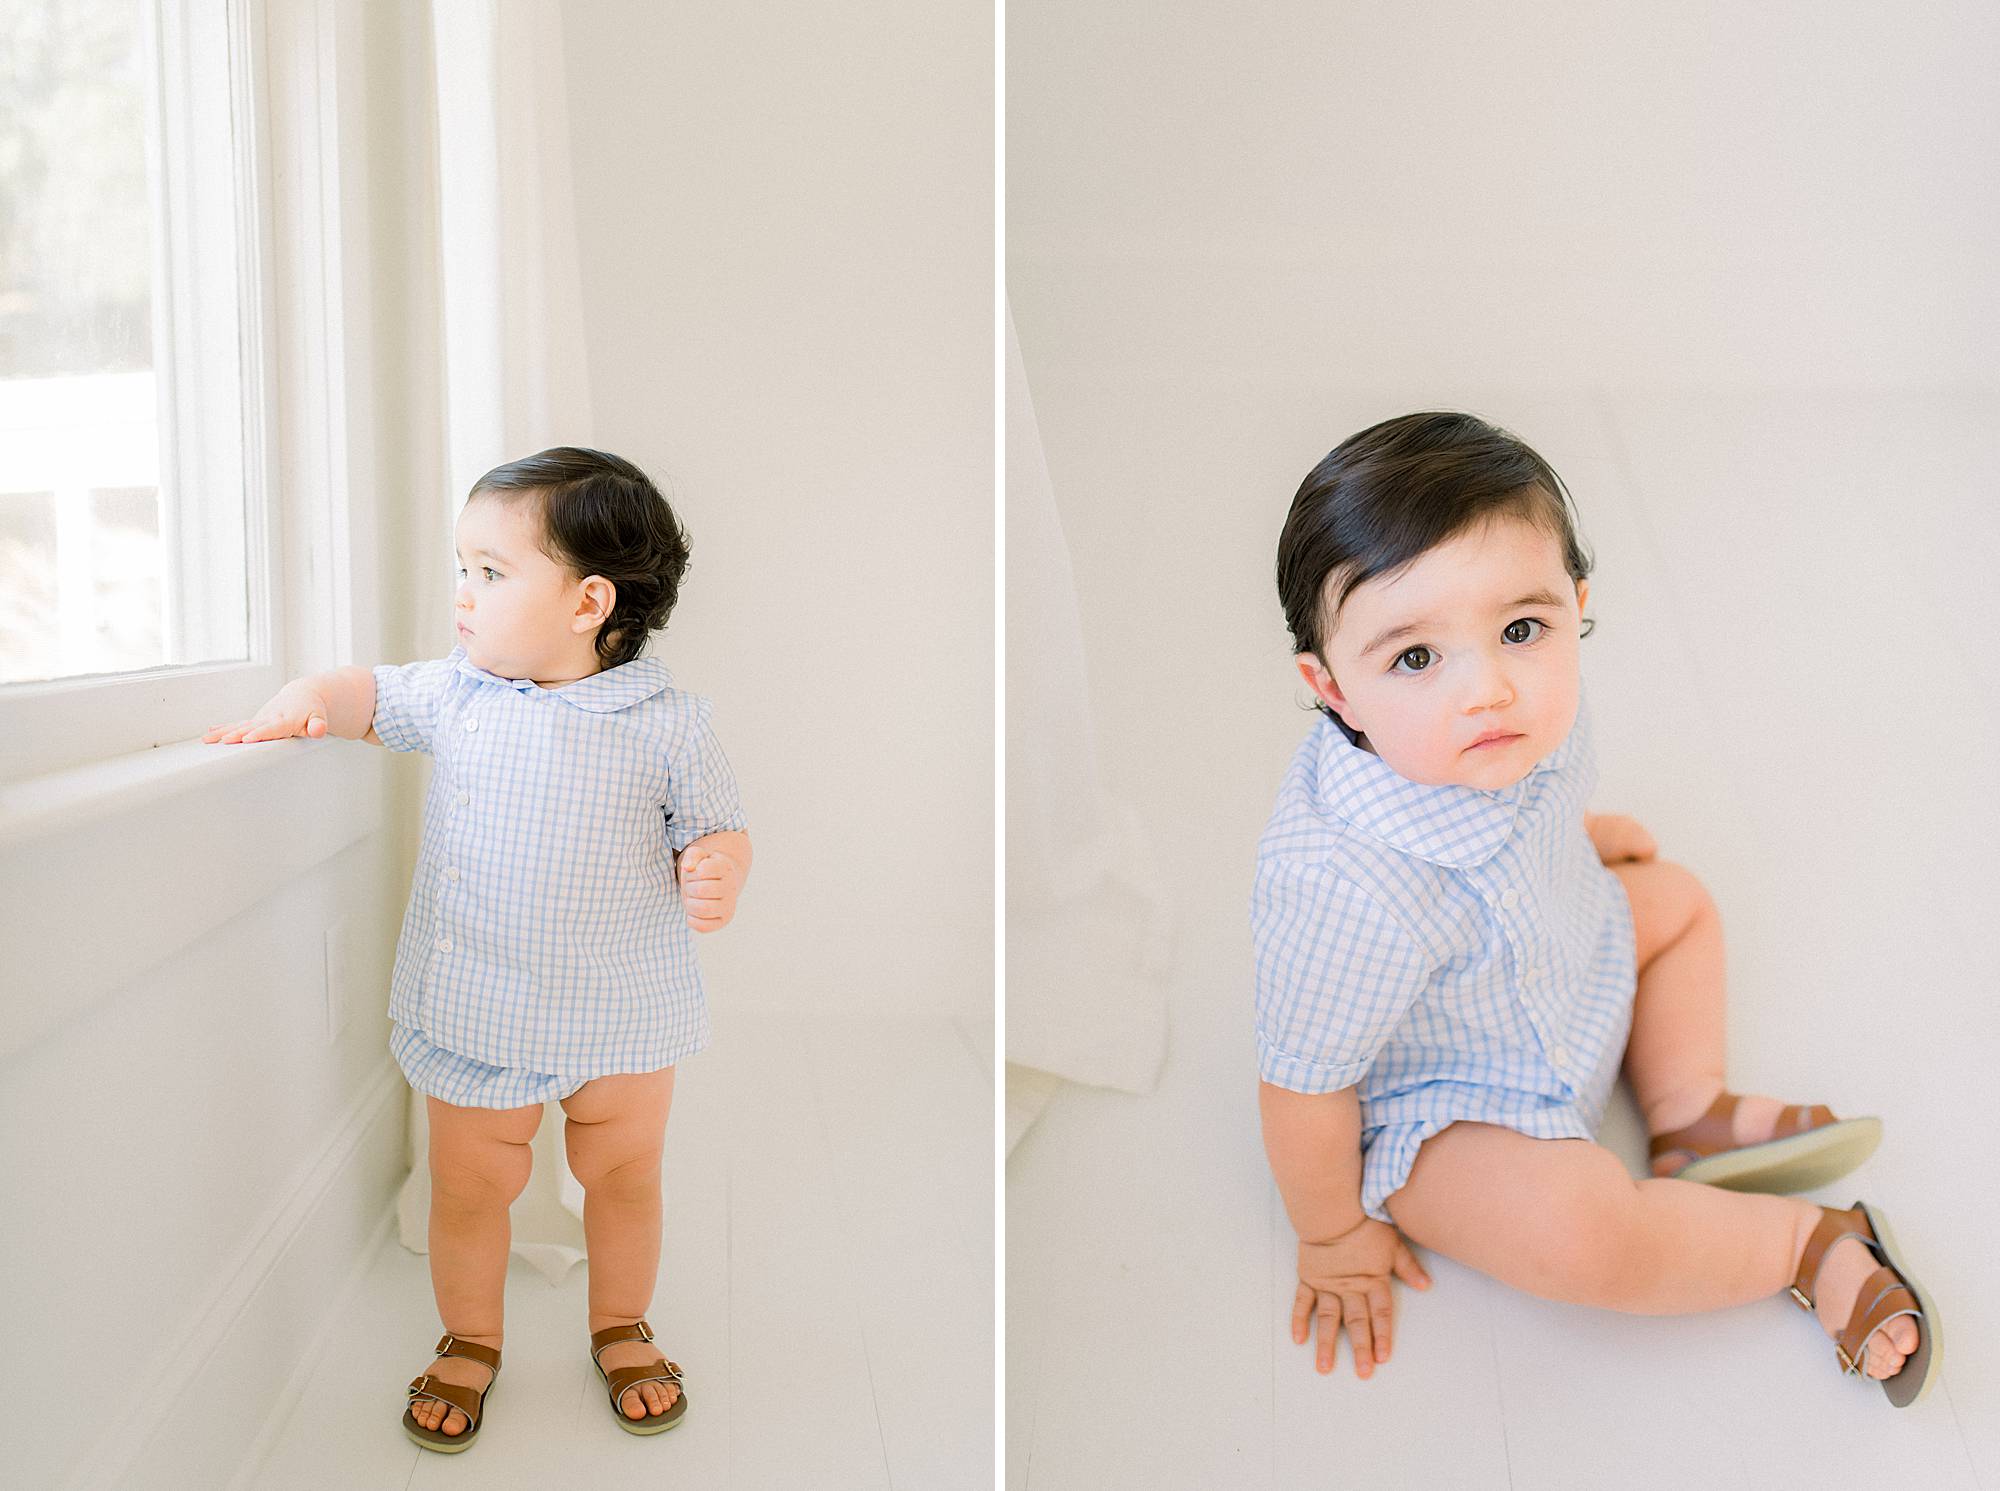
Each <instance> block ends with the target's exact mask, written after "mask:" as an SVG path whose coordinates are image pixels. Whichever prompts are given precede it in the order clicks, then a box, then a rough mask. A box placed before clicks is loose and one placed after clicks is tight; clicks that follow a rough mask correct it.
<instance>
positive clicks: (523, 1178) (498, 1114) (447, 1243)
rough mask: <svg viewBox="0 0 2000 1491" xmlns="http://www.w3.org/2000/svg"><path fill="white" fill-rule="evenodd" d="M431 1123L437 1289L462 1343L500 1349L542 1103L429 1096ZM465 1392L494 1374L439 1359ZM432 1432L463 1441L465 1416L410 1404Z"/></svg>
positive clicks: (437, 1370) (439, 1366)
mask: <svg viewBox="0 0 2000 1491" xmlns="http://www.w3.org/2000/svg"><path fill="white" fill-rule="evenodd" d="M425 1103H426V1106H427V1111H428V1113H429V1116H430V1151H429V1160H430V1167H431V1217H430V1263H431V1289H432V1292H433V1293H435V1294H436V1296H437V1307H438V1316H439V1318H440V1319H441V1320H443V1322H444V1328H445V1329H446V1330H447V1331H449V1332H451V1333H452V1334H453V1335H454V1336H457V1337H458V1338H459V1339H461V1340H465V1341H471V1342H473V1343H475V1344H477V1345H480V1346H489V1347H492V1348H493V1349H494V1350H496V1351H497V1350H499V1349H500V1345H501V1321H502V1313H503V1310H504V1304H505V1300H504V1296H505V1291H506V1284H507V1249H508V1244H509V1242H510V1240H511V1238H512V1225H511V1222H510V1220H509V1217H508V1208H509V1207H510V1206H512V1205H513V1203H514V1198H515V1197H516V1196H519V1195H520V1194H521V1192H522V1190H523V1189H525V1188H526V1186H527V1184H528V1176H529V1174H530V1173H531V1171H532V1170H533V1168H534V1155H533V1153H532V1151H531V1150H530V1149H529V1147H528V1146H529V1143H530V1141H532V1140H533V1139H534V1137H535V1130H536V1129H537V1128H539V1127H540V1125H541V1120H542V1105H541V1104H540V1103H531V1104H528V1105H526V1106H524V1107H520V1108H461V1107H458V1106H457V1105H455V1104H452V1103H446V1102H443V1101H441V1100H439V1099H437V1098H434V1097H429V1096H426V1098H425ZM425 1371H427V1372H429V1373H430V1374H431V1375H432V1376H435V1377H439V1378H442V1379H443V1380H444V1381H446V1382H453V1383H458V1384H459V1385H461V1386H464V1387H473V1388H482V1389H483V1388H484V1387H486V1385H487V1384H488V1383H490V1382H491V1381H492V1380H493V1373H492V1371H491V1370H490V1369H488V1368H487V1367H484V1366H482V1365H480V1364H479V1363H478V1362H474V1361H470V1360H468V1359H466V1358H465V1357H458V1356H448V1357H440V1358H439V1359H438V1360H437V1361H435V1362H433V1363H432V1364H431V1365H430V1366H429V1367H427V1368H425ZM410 1413H411V1416H412V1417H414V1418H415V1419H416V1421H417V1422H418V1423H419V1424H421V1425H422V1426H423V1427H424V1428H426V1429H439V1428H442V1430H443V1431H444V1432H445V1433H446V1434H463V1433H464V1432H465V1431H466V1430H467V1429H468V1428H470V1427H471V1424H470V1422H469V1421H468V1420H467V1418H466V1416H465V1415H464V1414H462V1413H460V1412H459V1411H458V1410H457V1409H456V1408H453V1407H451V1406H450V1405H449V1404H446V1403H443V1402H441V1401H439V1400H438V1399H435V1398H420V1399H418V1400H417V1401H415V1402H414V1403H412V1404H411V1405H410Z"/></svg>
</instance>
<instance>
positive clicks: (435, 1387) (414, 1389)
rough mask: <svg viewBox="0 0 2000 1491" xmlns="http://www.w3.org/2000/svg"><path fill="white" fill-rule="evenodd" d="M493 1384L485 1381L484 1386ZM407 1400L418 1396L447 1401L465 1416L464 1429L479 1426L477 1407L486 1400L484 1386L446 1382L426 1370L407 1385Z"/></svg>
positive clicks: (468, 1429) (411, 1400)
mask: <svg viewBox="0 0 2000 1491" xmlns="http://www.w3.org/2000/svg"><path fill="white" fill-rule="evenodd" d="M491 1386H493V1384H492V1383H490V1382H489V1383H487V1384H486V1387H491ZM408 1398H409V1401H410V1402H412V1403H414V1402H416V1401H417V1399H419V1398H436V1399H437V1400H438V1401H439V1402H440V1403H447V1404H449V1405H450V1406H451V1407H453V1408H456V1409H457V1410H458V1411H459V1412H460V1413H462V1414H464V1415H465V1417H466V1421H467V1422H466V1426H465V1427H466V1430H467V1431H468V1432H470V1431H471V1430H473V1429H475V1428H477V1427H478V1426H479V1409H480V1407H481V1405H482V1404H484V1403H485V1401H486V1388H477V1387H467V1386H466V1385H465V1384H464V1383H462V1382H446V1381H445V1380H444V1379H443V1378H442V1377H433V1376H431V1375H430V1374H429V1373H428V1372H426V1373H425V1374H424V1375H423V1376H421V1377H419V1378H418V1379H417V1380H416V1381H414V1382H412V1383H411V1384H410V1387H409V1394H408Z"/></svg>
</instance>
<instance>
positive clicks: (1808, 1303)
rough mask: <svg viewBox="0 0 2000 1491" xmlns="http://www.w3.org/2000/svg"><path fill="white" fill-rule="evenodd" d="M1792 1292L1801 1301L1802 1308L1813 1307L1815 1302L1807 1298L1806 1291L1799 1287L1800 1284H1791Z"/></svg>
mask: <svg viewBox="0 0 2000 1491" xmlns="http://www.w3.org/2000/svg"><path fill="white" fill-rule="evenodd" d="M1791 1294H1792V1298H1793V1299H1795V1300H1797V1301H1798V1302H1799V1308H1800V1309H1801V1310H1810V1309H1811V1308H1812V1307H1813V1302H1812V1301H1811V1300H1809V1299H1807V1298H1806V1293H1805V1291H1804V1290H1803V1289H1801V1288H1799V1286H1798V1285H1796V1284H1794V1285H1792V1286H1791Z"/></svg>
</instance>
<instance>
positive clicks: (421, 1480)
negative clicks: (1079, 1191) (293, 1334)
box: [251, 1009, 994, 1491]
mask: <svg viewBox="0 0 2000 1491" xmlns="http://www.w3.org/2000/svg"><path fill="white" fill-rule="evenodd" d="M715 1025H716V1040H715V1042H714V1044H713V1045H712V1046H710V1048H709V1049H708V1050H707V1051H705V1052H703V1053H702V1054H701V1055H700V1056H698V1057H696V1058H694V1059H692V1060H691V1061H689V1062H688V1063H687V1064H686V1066H685V1068H684V1069H683V1071H682V1073H681V1075H680V1077H679V1079H678V1081H677V1083H676V1087H675V1092H674V1111H673V1114H672V1116H671V1118H670V1120H669V1123H668V1129H667V1146H666V1158H665V1163H664V1174H665V1193H664V1194H665V1216H664V1223H663V1245H662V1257H661V1266H660V1282H659V1287H658V1291H657V1293H656V1294H655V1296H654V1304H653V1308H652V1311H651V1313H650V1314H649V1315H648V1317H647V1318H648V1319H649V1320H650V1322H651V1323H652V1326H653V1329H654V1332H655V1334H656V1336H657V1337H658V1340H659V1342H660V1345H661V1346H662V1348H663V1350H664V1351H665V1352H666V1354H667V1355H668V1356H669V1357H671V1358H673V1359H674V1360H675V1361H677V1362H679V1363H680V1364H681V1366H682V1368H683V1369H684V1370H685V1371H686V1373H687V1385H688V1405H689V1406H688V1413H687V1417H686V1419H684V1420H683V1421H682V1423H681V1425H680V1427H678V1428H676V1429H674V1430H672V1431H671V1432H669V1433H666V1434H660V1435H652V1436H639V1435H632V1434H627V1433H624V1432H623V1431H622V1430H620V1429H619V1428H618V1426H617V1425H616V1424H615V1423H613V1422H612V1420H611V1408H610V1405H609V1400H608V1399H607V1397H606V1395H605V1393H604V1390H603V1387H602V1384H601V1383H600V1381H599V1379H598V1376H597V1373H596V1371H595V1369H594V1368H593V1367H592V1365H591V1362H590V1351H589V1333H588V1330H587V1328H586V1313H587V1301H588V1295H587V1290H588V1274H589V1265H588V1264H587V1263H585V1264H582V1265H579V1266H578V1267H576V1268H575V1269H572V1270H571V1272H570V1274H569V1276H568V1277H567V1279H566V1280H565V1281H564V1283H563V1284H562V1286H561V1287H560V1288H553V1287H551V1286H550V1285H549V1283H548V1282H547V1280H546V1279H545V1278H544V1277H543V1276H542V1275H541V1274H540V1273H539V1272H538V1271H537V1270H535V1269H534V1268H532V1267H530V1266H529V1265H527V1264H525V1263H523V1262H522V1261H521V1260H519V1259H518V1258H517V1259H515V1260H513V1263H512V1267H511V1271H510V1274H509V1277H508V1281H507V1322H506V1346H505V1351H504V1356H503V1361H502V1366H501V1372H500V1377H499V1379H498V1381H497V1384H496V1386H495V1387H494V1389H493V1390H492V1392H491V1394H490V1395H489V1401H488V1413H489V1415H490V1416H489V1418H488V1421H487V1424H486V1427H485V1428H484V1429H483V1430H482V1431H481V1433H480V1437H479V1440H478V1442H477V1443H476V1444H474V1445H473V1446H472V1447H471V1448H470V1449H468V1450H465V1451H463V1452H461V1453H459V1454H451V1455H446V1454H439V1453H436V1452H432V1451H427V1450H422V1449H419V1448H418V1447H417V1446H416V1445H414V1444H413V1443H411V1441H410V1440H409V1439H408V1438H407V1437H405V1435H404V1433H403V1431H402V1428H401V1427H400V1421H401V1417H402V1411H403V1402H404V1388H405V1386H406V1385H407V1384H408V1382H409V1381H410V1379H411V1378H413V1377H415V1376H416V1375H417V1374H418V1373H419V1372H421V1371H423V1370H424V1368H425V1367H426V1366H427V1365H428V1364H429V1362H430V1359H431V1348H432V1347H433V1346H434V1345H435V1344H436V1341H437V1337H438V1335H439V1334H440V1331H441V1329H442V1327H441V1325H440V1323H439V1321H438V1316H437V1309H436V1304H435V1301H434V1299H433V1296H432V1293H431V1285H430V1273H429V1266H428V1260H427V1259H425V1258H423V1257H420V1256H418V1255H416V1254H413V1253H410V1252H408V1251H407V1250H405V1249H404V1248H403V1247H402V1246H401V1245H400V1244H399V1243H398V1242H397V1241H396V1239H395V1237H394V1235H393V1232H392V1233H391V1234H390V1235H389V1237H388V1239H387V1241H386V1243H385V1244H384V1246H383V1248H382V1249H381V1252H380V1255H379V1256H378V1258H377V1259H376V1262H375V1266H374V1268H373V1270H372V1271H371V1272H370V1274H369V1275H368V1276H367V1279H366V1281H365V1283H364V1285H363V1287H362V1288H361V1289H360V1290H359V1291H358V1293H357V1295H356V1297H355V1298H354V1299H352V1300H351V1301H350V1302H349V1313H348V1316H347V1320H346V1324H345V1328H344V1329H343V1330H342V1331H341V1332H340V1333H339V1334H338V1335H337V1336H336V1337H335V1338H334V1339H333V1340H332V1341H331V1343H330V1345H329V1346H328V1348H327V1349H326V1351H325V1353H324V1355H323V1357H322V1359H321V1360H320V1361H319V1363H318V1364H317V1366H316V1368H315V1369H314V1372H313V1375H312V1379H311V1382H310V1384H309V1386H308V1388H307V1390H306V1393H305V1396H304V1398H303V1399H302V1401H301V1404H300V1406H299V1408H298V1409H297V1410H296V1411H295V1412H294V1413H293V1415H292V1417H291V1419H290V1421H289V1422H288V1423H287V1425H286V1426H285V1428H284V1431H283V1433H282V1436H281V1437H280V1439H279V1440H278V1442H277V1444H276V1446H275V1448H274V1450H273V1451H272V1453H271V1455H270V1457H269V1459H268V1460H267V1462H266V1463H265V1464H264V1466H263V1467H262V1468H261V1469H260V1470H259V1471H258V1473H257V1474H256V1475H255V1476H254V1477H253V1478H252V1479H251V1483H252V1484H256V1485H260V1486H273V1487H285V1488H287V1491H307V1488H313V1487H326V1488H329V1491H332V1488H340V1491H367V1488H376V1487H383V1488H404V1487H413V1488H420V1487H424V1486H441V1485H478V1486H481V1487H494V1488H502V1487H514V1486H519V1487H533V1488H536V1491H540V1488H544V1487H547V1486H551V1485H556V1484H563V1485H591V1484H598V1485H607V1486H608V1485H632V1484H646V1485H654V1484H658V1485H667V1484H672V1485H678V1486H685V1487H702V1488H707V1487H717V1488H724V1487H742V1488H746V1491H750V1488H756V1491H762V1488H768V1487H778V1486H800V1487H833V1488H847V1487H854V1488H864V1487H865V1488H875V1487H891V1488H896V1491H904V1488H923V1491H930V1488H947V1487H981V1488H983V1487H988V1486H991V1485H992V1484H993V1477H994V1451H993V1440H994V1424H993V1401H994V1395H993V1325H992V1322H993V1267H994V1248H993V1077H992V1060H993V1055H992V1037H991V1031H990V1030H989V1029H978V1028H973V1027H971V1026H966V1027H964V1028H961V1027H960V1026H959V1025H958V1024H956V1023H954V1022H950V1021H946V1020H943V1019H938V1020H932V1021H924V1022H914V1021H900V1022H889V1021H879V1020H876V1021H862V1020H840V1019H837V1018H824V1019H812V1020H807V1021H801V1020H798V1019H796V1018H794V1019H791V1020H777V1019H773V1018H771V1017H770V1016H767V1015H748V1014H744V1013H742V1012H740V1011H731V1010H728V1009H718V1010H717V1011H716V1012H715ZM548 1121H550V1120H548V1119H544V1122H548Z"/></svg>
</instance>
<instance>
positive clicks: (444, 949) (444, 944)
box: [438, 937, 451, 953]
mask: <svg viewBox="0 0 2000 1491" xmlns="http://www.w3.org/2000/svg"><path fill="white" fill-rule="evenodd" d="M438 951H439V952H441V953H448V952H450V951H451V939H450V938H449V937H440V938H438Z"/></svg>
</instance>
